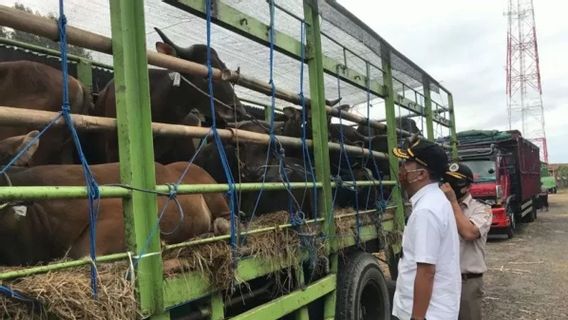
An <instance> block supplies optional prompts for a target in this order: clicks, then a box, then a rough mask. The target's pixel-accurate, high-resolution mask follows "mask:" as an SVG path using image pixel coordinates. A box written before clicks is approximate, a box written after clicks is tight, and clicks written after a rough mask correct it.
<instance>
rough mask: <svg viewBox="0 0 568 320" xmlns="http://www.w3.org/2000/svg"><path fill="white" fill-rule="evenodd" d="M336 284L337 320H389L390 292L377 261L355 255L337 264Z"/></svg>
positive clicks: (358, 254) (367, 256) (367, 255)
mask: <svg viewBox="0 0 568 320" xmlns="http://www.w3.org/2000/svg"><path fill="white" fill-rule="evenodd" d="M338 275H339V279H338V281H337V303H336V313H335V319H337V320H354V319H356V320H387V319H390V318H391V307H390V298H389V291H388V289H387V284H386V282H385V277H384V276H383V272H382V271H381V269H380V267H379V263H378V261H377V258H375V257H374V256H373V255H371V254H369V253H366V252H355V253H353V254H351V255H349V256H348V257H346V258H345V259H344V262H343V263H341V264H340V268H339V272H338Z"/></svg>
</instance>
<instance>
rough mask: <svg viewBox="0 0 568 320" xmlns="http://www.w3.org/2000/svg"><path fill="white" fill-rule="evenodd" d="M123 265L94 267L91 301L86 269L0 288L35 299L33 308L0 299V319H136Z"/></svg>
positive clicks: (11, 283) (18, 282)
mask: <svg viewBox="0 0 568 320" xmlns="http://www.w3.org/2000/svg"><path fill="white" fill-rule="evenodd" d="M127 271H128V264H127V263H113V264H103V265H100V266H99V268H98V295H97V299H96V300H95V299H93V296H92V291H91V280H90V267H89V266H85V267H81V268H75V269H72V270H61V271H53V272H49V273H45V274H37V275H33V276H28V277H24V278H20V279H17V280H13V281H5V282H3V283H2V285H5V286H9V287H10V288H12V289H13V290H17V291H18V292H20V293H21V294H24V295H25V296H26V297H28V298H31V299H35V300H36V301H37V302H38V303H37V304H36V307H35V308H32V307H31V306H30V305H29V304H25V303H23V302H20V301H19V300H16V299H13V298H9V297H6V296H0V313H1V314H2V315H3V317H2V319H6V318H7V319H42V320H43V319H52V317H53V318H57V319H94V320H99V319H100V320H103V319H136V318H139V317H138V315H137V306H136V300H135V298H134V290H133V289H134V288H133V286H132V284H131V282H130V281H129V280H127V279H126V277H125V274H126V272H127Z"/></svg>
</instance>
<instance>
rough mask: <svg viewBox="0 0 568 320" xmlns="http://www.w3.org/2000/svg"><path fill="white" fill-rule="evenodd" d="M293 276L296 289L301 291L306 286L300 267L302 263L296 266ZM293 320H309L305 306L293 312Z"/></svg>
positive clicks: (302, 270)
mask: <svg viewBox="0 0 568 320" xmlns="http://www.w3.org/2000/svg"><path fill="white" fill-rule="evenodd" d="M294 274H295V278H296V283H297V288H298V289H303V288H304V286H305V285H306V281H305V278H304V268H303V266H302V263H299V264H298V265H296V267H295V269H294ZM294 320H310V313H309V309H308V306H307V305H304V306H302V307H300V308H299V309H298V310H296V311H295V312H294Z"/></svg>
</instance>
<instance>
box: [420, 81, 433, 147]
mask: <svg viewBox="0 0 568 320" xmlns="http://www.w3.org/2000/svg"><path fill="white" fill-rule="evenodd" d="M422 81H423V82H422V84H423V87H424V110H425V111H426V112H425V113H426V132H427V135H426V137H427V138H428V140H431V141H434V123H433V122H432V119H433V113H432V99H431V97H430V80H429V79H428V78H427V77H426V76H424V78H423V80H422Z"/></svg>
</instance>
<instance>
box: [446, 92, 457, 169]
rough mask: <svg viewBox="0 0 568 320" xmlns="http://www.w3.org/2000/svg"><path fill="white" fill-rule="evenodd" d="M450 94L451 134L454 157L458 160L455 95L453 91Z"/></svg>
mask: <svg viewBox="0 0 568 320" xmlns="http://www.w3.org/2000/svg"><path fill="white" fill-rule="evenodd" d="M447 94H448V110H449V112H450V136H451V146H452V159H453V160H454V161H457V160H458V135H457V132H456V113H455V112H454V97H453V96H452V94H451V93H449V92H447Z"/></svg>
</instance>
